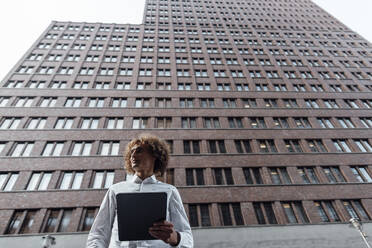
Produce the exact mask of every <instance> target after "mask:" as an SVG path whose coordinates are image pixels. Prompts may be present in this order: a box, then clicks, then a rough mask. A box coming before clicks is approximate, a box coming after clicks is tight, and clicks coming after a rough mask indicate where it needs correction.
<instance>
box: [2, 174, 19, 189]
mask: <svg viewBox="0 0 372 248" xmlns="http://www.w3.org/2000/svg"><path fill="white" fill-rule="evenodd" d="M17 179H18V172H9V173H8V172H1V173H0V191H11V190H12V189H13V187H14V185H15V183H16V181H17Z"/></svg>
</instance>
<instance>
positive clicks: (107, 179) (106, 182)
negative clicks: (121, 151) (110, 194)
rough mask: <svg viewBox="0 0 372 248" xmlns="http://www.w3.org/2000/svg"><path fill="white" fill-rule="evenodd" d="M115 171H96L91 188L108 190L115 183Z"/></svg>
mask: <svg viewBox="0 0 372 248" xmlns="http://www.w3.org/2000/svg"><path fill="white" fill-rule="evenodd" d="M114 177H115V171H113V170H109V171H94V172H93V176H92V181H91V184H90V188H93V189H107V188H109V187H110V186H111V185H112V184H113V183H114Z"/></svg>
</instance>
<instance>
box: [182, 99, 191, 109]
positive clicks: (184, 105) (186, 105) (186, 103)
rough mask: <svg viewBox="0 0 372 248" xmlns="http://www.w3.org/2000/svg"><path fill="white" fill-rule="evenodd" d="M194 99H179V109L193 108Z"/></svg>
mask: <svg viewBox="0 0 372 248" xmlns="http://www.w3.org/2000/svg"><path fill="white" fill-rule="evenodd" d="M193 107H194V98H180V108H193Z"/></svg>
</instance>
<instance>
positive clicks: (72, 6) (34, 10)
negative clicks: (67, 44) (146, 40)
mask: <svg viewBox="0 0 372 248" xmlns="http://www.w3.org/2000/svg"><path fill="white" fill-rule="evenodd" d="M313 1H314V2H315V3H317V4H318V5H320V6H321V7H322V8H323V9H325V10H327V11H328V12H329V13H331V14H332V15H333V16H334V17H336V18H337V19H338V20H340V21H341V22H343V23H344V24H346V25H347V26H348V27H349V28H351V29H352V30H354V31H356V32H357V33H359V34H360V35H362V36H363V37H364V38H366V39H367V40H369V41H371V42H372V28H371V24H372V14H371V10H372V0H352V1H351V0H313ZM144 3H145V0H64V1H57V0H0V32H1V38H0V80H2V79H3V78H4V77H5V75H6V74H7V73H8V72H9V71H10V70H11V68H12V67H13V66H14V65H15V64H16V63H17V62H18V60H19V59H20V58H21V57H22V55H23V54H24V53H25V52H26V51H27V50H28V49H29V48H30V47H31V45H32V44H33V43H34V42H35V41H36V39H37V38H38V37H39V36H40V35H41V33H42V32H43V31H44V30H45V29H46V28H47V26H48V25H49V24H50V23H51V21H52V20H55V21H76V22H103V23H105V22H106V23H131V24H139V23H141V22H142V15H143V8H144Z"/></svg>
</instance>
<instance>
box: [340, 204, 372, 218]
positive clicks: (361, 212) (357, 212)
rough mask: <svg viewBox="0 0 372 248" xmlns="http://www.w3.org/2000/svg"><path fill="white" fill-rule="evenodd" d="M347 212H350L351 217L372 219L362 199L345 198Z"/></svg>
mask: <svg viewBox="0 0 372 248" xmlns="http://www.w3.org/2000/svg"><path fill="white" fill-rule="evenodd" d="M342 203H343V205H344V207H345V210H346V212H347V213H348V214H349V216H350V218H356V219H359V220H362V221H363V220H367V221H368V220H370V219H371V218H370V217H369V215H368V214H367V212H366V211H365V209H364V207H363V205H362V203H361V202H360V200H345V201H342Z"/></svg>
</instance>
